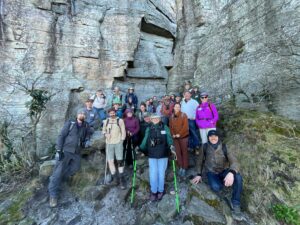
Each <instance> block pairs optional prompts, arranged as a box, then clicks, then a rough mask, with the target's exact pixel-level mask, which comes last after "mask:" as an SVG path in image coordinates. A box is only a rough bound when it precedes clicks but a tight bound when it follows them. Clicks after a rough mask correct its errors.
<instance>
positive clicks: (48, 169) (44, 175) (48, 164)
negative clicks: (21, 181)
mask: <svg viewBox="0 0 300 225" xmlns="http://www.w3.org/2000/svg"><path fill="white" fill-rule="evenodd" d="M55 163H56V161H55V160H49V161H45V162H43V164H42V165H40V170H39V177H40V180H41V181H42V182H44V181H46V180H47V179H48V178H49V177H50V176H51V174H52V171H53V168H54V166H55Z"/></svg>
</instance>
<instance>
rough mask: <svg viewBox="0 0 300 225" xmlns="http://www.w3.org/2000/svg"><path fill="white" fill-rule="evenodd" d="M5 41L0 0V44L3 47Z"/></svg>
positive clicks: (2, 0)
mask: <svg viewBox="0 0 300 225" xmlns="http://www.w3.org/2000/svg"><path fill="white" fill-rule="evenodd" d="M4 43H5V33H4V0H0V45H1V46H2V47H3V46H4Z"/></svg>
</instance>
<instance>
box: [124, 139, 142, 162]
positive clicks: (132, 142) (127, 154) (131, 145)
mask: <svg viewBox="0 0 300 225" xmlns="http://www.w3.org/2000/svg"><path fill="white" fill-rule="evenodd" d="M138 141H139V139H138V135H133V136H131V137H127V138H126V139H125V141H124V143H123V146H124V160H125V163H126V165H127V166H129V165H133V158H132V151H133V150H134V149H135V147H136V146H137V144H138Z"/></svg>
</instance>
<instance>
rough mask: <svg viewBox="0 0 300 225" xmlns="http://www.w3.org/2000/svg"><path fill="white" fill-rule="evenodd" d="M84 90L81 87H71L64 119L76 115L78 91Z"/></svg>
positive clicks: (78, 98)
mask: <svg viewBox="0 0 300 225" xmlns="http://www.w3.org/2000/svg"><path fill="white" fill-rule="evenodd" d="M82 91H84V88H83V87H78V88H75V89H71V90H70V92H69V101H68V103H69V104H68V107H67V110H66V115H65V120H66V121H67V120H69V119H71V118H74V117H75V116H76V111H75V110H76V109H78V106H80V105H81V100H80V92H82Z"/></svg>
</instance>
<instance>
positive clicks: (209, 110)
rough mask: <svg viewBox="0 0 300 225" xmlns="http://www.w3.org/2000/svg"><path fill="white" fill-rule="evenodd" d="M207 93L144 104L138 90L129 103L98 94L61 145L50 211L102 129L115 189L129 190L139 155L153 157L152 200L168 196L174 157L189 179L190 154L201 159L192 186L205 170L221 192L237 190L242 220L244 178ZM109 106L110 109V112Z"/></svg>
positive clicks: (236, 209) (192, 91)
mask: <svg viewBox="0 0 300 225" xmlns="http://www.w3.org/2000/svg"><path fill="white" fill-rule="evenodd" d="M208 97H209V96H208V93H207V92H201V93H200V92H199V90H198V88H197V87H194V88H191V84H190V83H186V85H185V87H184V92H183V93H182V95H177V96H175V95H165V96H163V97H162V98H161V99H158V98H157V97H156V96H153V97H152V98H149V99H147V100H146V101H145V102H142V103H140V104H139V105H138V97H137V95H136V94H135V93H134V89H133V88H129V89H128V93H127V94H126V95H125V97H124V98H123V95H122V94H121V92H120V89H119V88H118V87H115V88H114V90H113V94H112V97H111V99H110V100H108V99H107V97H106V96H105V94H104V92H103V91H102V90H98V91H97V92H96V94H95V95H93V96H91V97H90V98H89V99H87V101H86V102H85V105H86V107H85V108H84V109H80V110H79V111H78V112H77V117H76V120H75V121H67V122H66V123H65V125H64V127H63V129H62V131H61V133H60V135H59V137H58V140H57V146H56V148H57V158H58V160H57V163H56V166H55V169H54V171H53V174H52V176H51V177H50V182H49V194H50V206H51V207H55V206H56V205H57V197H58V190H59V186H60V183H61V181H62V180H63V179H64V178H65V177H68V176H71V175H73V174H74V173H75V172H76V171H77V170H78V169H79V168H80V149H81V148H84V147H88V146H89V145H90V142H89V140H90V138H91V136H92V134H93V132H94V131H95V130H96V129H99V128H100V127H102V132H103V135H104V136H105V140H106V150H105V154H106V163H107V165H108V167H109V170H110V173H111V176H112V181H111V183H112V184H114V185H120V187H121V189H126V179H125V176H124V168H125V165H127V166H129V167H130V166H131V165H132V162H133V158H134V154H132V153H133V152H134V153H135V152H136V153H141V154H142V155H146V156H147V157H148V162H149V180H150V190H151V193H150V200H151V201H157V200H161V199H162V198H163V195H164V194H165V187H164V186H165V185H164V184H165V173H166V169H167V166H168V157H169V156H170V155H172V154H173V155H176V158H177V166H178V175H179V176H180V177H183V178H185V177H186V174H187V170H188V168H189V154H191V156H193V157H195V158H197V160H196V162H197V164H196V170H197V171H198V174H195V175H194V176H193V177H192V179H191V182H192V183H194V184H195V185H196V184H198V183H199V182H201V181H202V175H203V173H204V172H203V171H205V173H206V175H207V179H208V184H209V186H210V187H211V189H212V190H213V191H215V192H219V191H220V190H221V189H222V188H223V187H224V186H226V187H229V186H233V193H232V198H231V201H230V203H231V206H232V209H233V213H234V215H236V216H239V215H240V213H241V212H240V196H241V192H242V178H241V175H240V173H239V166H238V163H237V160H236V158H235V156H234V154H233V153H232V152H231V151H229V150H228V149H227V147H226V145H225V144H223V143H222V141H221V140H220V137H219V134H218V131H217V130H216V128H217V121H218V119H219V116H218V111H217V108H216V106H215V105H214V104H213V103H211V102H210V101H209V98H208ZM107 107H109V109H108V110H105V109H106V108H107Z"/></svg>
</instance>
